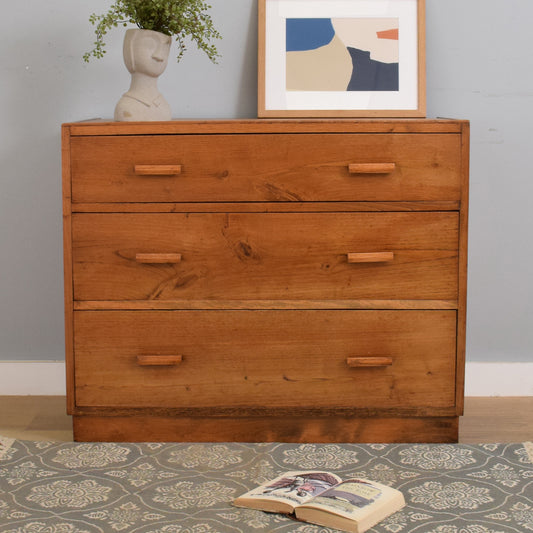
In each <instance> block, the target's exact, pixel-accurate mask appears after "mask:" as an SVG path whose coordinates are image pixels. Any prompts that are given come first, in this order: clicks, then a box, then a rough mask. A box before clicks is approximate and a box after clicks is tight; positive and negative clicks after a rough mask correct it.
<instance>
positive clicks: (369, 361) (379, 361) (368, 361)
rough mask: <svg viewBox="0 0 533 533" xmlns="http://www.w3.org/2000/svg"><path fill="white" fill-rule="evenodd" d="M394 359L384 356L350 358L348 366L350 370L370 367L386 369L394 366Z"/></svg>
mask: <svg viewBox="0 0 533 533" xmlns="http://www.w3.org/2000/svg"><path fill="white" fill-rule="evenodd" d="M392 363H393V358H392V357H389V356H383V355H375V356H365V357H348V358H347V359H346V364H347V365H348V366H349V367H350V368H369V367H386V366H392Z"/></svg>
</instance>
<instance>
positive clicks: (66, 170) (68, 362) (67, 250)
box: [61, 126, 75, 413]
mask: <svg viewBox="0 0 533 533" xmlns="http://www.w3.org/2000/svg"><path fill="white" fill-rule="evenodd" d="M70 138H71V137H70V131H69V128H68V127H67V126H63V127H62V129H61V159H62V189H63V190H62V194H63V279H64V282H63V283H64V302H65V304H64V305H65V368H66V376H65V378H66V390H67V412H68V413H72V412H73V410H74V407H75V395H74V388H75V384H74V344H73V343H74V332H73V324H72V320H73V314H72V313H73V300H74V295H73V291H74V287H73V279H72V189H71V175H70Z"/></svg>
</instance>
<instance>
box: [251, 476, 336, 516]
mask: <svg viewBox="0 0 533 533" xmlns="http://www.w3.org/2000/svg"><path fill="white" fill-rule="evenodd" d="M340 481H341V479H340V478H339V477H338V476H336V475H334V474H331V473H329V472H316V471H303V472H300V471H297V472H285V473H284V474H282V475H281V476H279V477H277V478H276V479H273V480H271V481H268V482H267V483H264V484H263V485H260V486H259V487H257V488H255V489H253V490H251V491H250V492H247V493H246V494H244V495H243V496H241V498H250V499H255V498H257V499H263V500H264V499H266V498H268V499H272V500H280V501H283V502H284V503H288V504H289V505H291V506H293V507H296V506H297V505H300V504H302V503H305V502H307V501H309V500H310V499H311V498H313V497H315V496H317V495H318V494H321V493H322V492H324V491H326V490H328V489H330V488H331V487H333V486H335V485H337V484H338V483H339V482H340Z"/></svg>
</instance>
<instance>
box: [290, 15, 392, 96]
mask: <svg viewBox="0 0 533 533" xmlns="http://www.w3.org/2000/svg"><path fill="white" fill-rule="evenodd" d="M286 89H287V90H288V91H398V90H399V20H398V19H397V18H288V19H286Z"/></svg>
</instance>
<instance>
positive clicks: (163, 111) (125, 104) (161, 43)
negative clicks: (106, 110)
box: [115, 29, 172, 121]
mask: <svg viewBox="0 0 533 533" xmlns="http://www.w3.org/2000/svg"><path fill="white" fill-rule="evenodd" d="M171 43H172V39H171V37H170V36H169V35H164V34H162V33H159V32H156V31H152V30H139V29H130V30H128V31H127V32H126V35H125V38H124V63H125V65H126V68H127V69H128V71H129V72H130V74H131V85H130V88H129V90H128V92H126V93H125V94H124V95H123V96H122V98H121V99H120V100H119V102H118V104H117V106H116V108H115V120H119V121H145V120H149V121H154V120H170V118H171V111H170V106H169V105H168V103H167V101H166V100H165V99H164V97H163V96H162V95H161V93H160V92H159V90H158V88H157V79H158V77H159V76H160V75H161V74H162V73H163V72H164V70H165V68H166V66H167V63H168V55H169V52H170V45H171Z"/></svg>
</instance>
